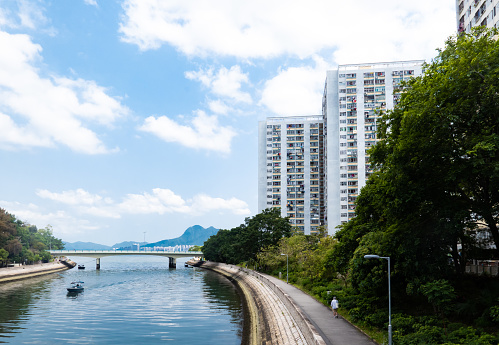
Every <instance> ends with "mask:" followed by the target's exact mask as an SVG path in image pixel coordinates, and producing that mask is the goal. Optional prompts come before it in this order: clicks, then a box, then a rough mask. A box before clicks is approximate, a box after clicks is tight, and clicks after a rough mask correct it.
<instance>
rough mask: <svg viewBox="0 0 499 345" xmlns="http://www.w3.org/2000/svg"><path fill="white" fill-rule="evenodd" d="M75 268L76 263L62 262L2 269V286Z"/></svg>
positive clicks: (0, 277) (0, 271)
mask: <svg viewBox="0 0 499 345" xmlns="http://www.w3.org/2000/svg"><path fill="white" fill-rule="evenodd" d="M75 266H76V263H75V262H73V261H71V260H67V261H62V260H61V261H53V262H48V263H43V264H35V265H20V266H15V267H2V268H0V284H1V283H6V282H12V281H16V280H21V279H27V278H31V277H38V276H41V275H45V274H51V273H57V272H61V271H65V270H69V269H71V268H73V267H75Z"/></svg>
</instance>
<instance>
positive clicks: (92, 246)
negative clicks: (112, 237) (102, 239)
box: [63, 241, 111, 250]
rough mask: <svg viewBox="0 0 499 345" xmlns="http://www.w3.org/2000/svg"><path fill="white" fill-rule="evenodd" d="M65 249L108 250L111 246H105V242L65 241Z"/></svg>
mask: <svg viewBox="0 0 499 345" xmlns="http://www.w3.org/2000/svg"><path fill="white" fill-rule="evenodd" d="M63 243H64V249H66V250H75V249H76V250H108V249H111V247H109V246H105V245H103V244H97V243H93V242H80V241H78V242H73V243H70V242H63Z"/></svg>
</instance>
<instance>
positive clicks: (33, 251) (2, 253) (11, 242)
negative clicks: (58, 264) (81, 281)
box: [0, 208, 64, 267]
mask: <svg viewBox="0 0 499 345" xmlns="http://www.w3.org/2000/svg"><path fill="white" fill-rule="evenodd" d="M49 248H52V249H63V248H64V245H63V243H62V241H61V240H60V239H58V238H55V237H54V236H53V235H52V228H51V227H50V225H49V226H47V227H46V228H45V229H37V228H36V226H34V225H29V224H25V223H23V222H22V221H20V220H18V219H16V218H15V217H14V216H13V215H11V214H9V213H7V211H5V210H4V209H2V208H0V267H1V266H4V265H6V264H7V263H8V262H23V263H33V262H37V261H45V262H47V261H49V260H50V259H51V256H50V253H49V252H48V251H47V249H49Z"/></svg>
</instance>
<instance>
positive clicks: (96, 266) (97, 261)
mask: <svg viewBox="0 0 499 345" xmlns="http://www.w3.org/2000/svg"><path fill="white" fill-rule="evenodd" d="M95 269H96V270H100V258H97V259H95Z"/></svg>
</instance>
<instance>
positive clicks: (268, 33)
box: [120, 0, 456, 63]
mask: <svg viewBox="0 0 499 345" xmlns="http://www.w3.org/2000/svg"><path fill="white" fill-rule="evenodd" d="M123 9H124V16H123V20H122V23H121V25H120V32H121V34H122V40H123V41H125V42H128V43H132V44H136V45H137V46H138V47H139V48H140V49H141V50H148V49H157V48H159V47H160V46H161V45H163V44H168V45H171V46H173V47H175V48H176V49H178V50H179V51H181V52H183V53H184V54H186V55H192V56H205V55H207V54H215V55H222V56H235V57H238V58H265V59H268V58H273V57H277V56H281V55H292V56H297V57H299V58H305V57H310V56H313V55H315V54H319V53H321V52H322V51H324V50H332V49H334V50H335V51H336V54H335V55H334V56H335V58H336V59H337V60H336V62H339V63H357V62H370V61H373V62H376V61H392V60H400V59H418V58H428V57H432V56H434V49H435V48H437V47H439V46H442V45H443V43H444V41H445V39H446V38H447V36H449V35H451V34H453V33H454V31H455V26H456V24H455V4H454V3H453V2H450V1H447V0H420V1H400V0H380V1H372V0H358V1H339V0H312V1H305V0H297V1H286V0H274V1H267V0H254V1H246V2H245V1H237V2H234V1H232V0H212V1H204V0H191V1H184V0H171V1H162V0H126V1H125V2H124V4H123Z"/></svg>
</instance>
